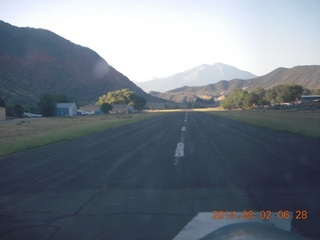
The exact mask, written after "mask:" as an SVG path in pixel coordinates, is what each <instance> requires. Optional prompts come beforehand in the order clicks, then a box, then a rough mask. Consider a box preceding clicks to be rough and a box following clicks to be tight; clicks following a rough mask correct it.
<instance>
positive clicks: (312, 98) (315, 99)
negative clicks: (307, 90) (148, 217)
mask: <svg viewBox="0 0 320 240" xmlns="http://www.w3.org/2000/svg"><path fill="white" fill-rule="evenodd" d="M319 101H320V95H305V96H301V102H302V103H313V102H319Z"/></svg>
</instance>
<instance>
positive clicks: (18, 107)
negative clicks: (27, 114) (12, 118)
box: [13, 104, 24, 118]
mask: <svg viewBox="0 0 320 240" xmlns="http://www.w3.org/2000/svg"><path fill="white" fill-rule="evenodd" d="M13 111H14V114H15V115H16V117H18V118H22V117H23V113H24V109H23V107H22V105H21V104H16V105H14V107H13Z"/></svg>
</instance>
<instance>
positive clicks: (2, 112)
mask: <svg viewBox="0 0 320 240" xmlns="http://www.w3.org/2000/svg"><path fill="white" fill-rule="evenodd" d="M3 120H6V109H5V108H4V107H0V121H3Z"/></svg>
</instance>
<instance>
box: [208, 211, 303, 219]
mask: <svg viewBox="0 0 320 240" xmlns="http://www.w3.org/2000/svg"><path fill="white" fill-rule="evenodd" d="M212 213H213V216H212V217H211V218H212V219H224V218H225V219H227V218H242V219H257V218H260V219H272V217H277V218H278V219H290V218H293V219H300V220H301V219H307V218H308V212H307V211H306V210H297V211H295V212H294V213H295V214H293V212H290V211H288V210H284V211H277V212H275V214H272V211H269V210H267V211H242V212H237V211H212Z"/></svg>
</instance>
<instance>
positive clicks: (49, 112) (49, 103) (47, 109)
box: [38, 94, 56, 117]
mask: <svg viewBox="0 0 320 240" xmlns="http://www.w3.org/2000/svg"><path fill="white" fill-rule="evenodd" d="M38 107H39V110H40V113H41V114H42V115H43V116H44V117H52V116H54V115H55V113H56V103H55V101H54V97H53V96H52V95H50V94H42V95H41V96H40V98H39V102H38Z"/></svg>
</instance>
